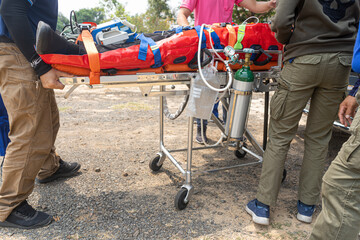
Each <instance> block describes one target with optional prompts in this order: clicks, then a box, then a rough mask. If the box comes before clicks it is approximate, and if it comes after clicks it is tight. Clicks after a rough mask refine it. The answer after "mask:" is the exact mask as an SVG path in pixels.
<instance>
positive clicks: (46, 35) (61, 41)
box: [36, 21, 86, 55]
mask: <svg viewBox="0 0 360 240" xmlns="http://www.w3.org/2000/svg"><path fill="white" fill-rule="evenodd" d="M36 52H37V53H38V54H50V53H58V54H72V55H78V54H85V53H86V52H85V51H83V49H82V48H80V47H79V45H77V44H74V43H70V42H69V41H67V40H66V39H65V38H63V37H61V36H60V35H58V34H56V32H55V31H54V30H53V29H52V28H51V27H50V26H49V25H48V24H46V23H44V22H42V21H40V22H39V23H38V27H37V30H36Z"/></svg>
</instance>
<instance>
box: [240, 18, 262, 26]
mask: <svg viewBox="0 0 360 240" xmlns="http://www.w3.org/2000/svg"><path fill="white" fill-rule="evenodd" d="M252 18H255V19H256V20H257V21H256V23H255V24H258V23H259V22H260V19H259V18H258V17H256V16H251V17H248V18H247V19H245V21H243V22H242V24H241V25H244V24H247V21H248V20H249V19H252Z"/></svg>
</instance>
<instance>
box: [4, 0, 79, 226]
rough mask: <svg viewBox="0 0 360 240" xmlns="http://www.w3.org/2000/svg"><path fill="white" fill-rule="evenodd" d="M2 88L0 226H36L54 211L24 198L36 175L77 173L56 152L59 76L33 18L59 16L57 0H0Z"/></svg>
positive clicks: (41, 177)
mask: <svg viewBox="0 0 360 240" xmlns="http://www.w3.org/2000/svg"><path fill="white" fill-rule="evenodd" d="M0 4H1V6H0V92H1V95H2V97H3V100H4V104H5V107H6V109H7V111H8V115H9V124H10V132H9V138H10V140H11V142H10V143H9V145H8V147H7V150H6V155H5V159H4V164H3V169H2V184H1V187H0V227H15V228H25V229H29V228H36V227H42V226H45V225H47V224H49V223H51V222H52V216H51V215H49V214H47V213H44V212H40V211H36V210H34V209H33V208H32V207H31V206H30V205H29V204H28V203H27V201H26V199H27V198H28V196H29V195H30V194H31V192H32V190H33V188H34V182H35V178H36V177H37V178H38V182H39V183H47V182H50V181H53V180H55V179H58V178H60V177H70V176H73V175H75V174H76V173H77V172H78V170H79V169H80V165H79V164H78V163H67V162H64V161H63V160H61V158H60V157H59V156H58V155H57V154H56V152H55V147H54V143H55V139H56V135H57V133H58V130H59V126H60V124H59V111H58V108H57V105H56V101H55V95H54V91H53V90H52V89H56V88H57V89H62V88H64V86H63V85H62V84H61V83H60V82H59V81H58V79H59V77H60V76H68V74H65V73H62V72H59V71H57V70H55V69H52V68H51V66H50V65H48V64H46V63H45V62H43V61H42V59H41V58H40V57H39V55H38V54H37V53H36V51H35V48H34V45H35V32H36V27H37V22H38V21H40V20H43V21H47V22H48V23H49V24H50V25H51V26H52V27H53V28H55V26H56V22H57V0H29V1H24V0H0Z"/></svg>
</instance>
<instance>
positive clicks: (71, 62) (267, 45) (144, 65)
mask: <svg viewBox="0 0 360 240" xmlns="http://www.w3.org/2000/svg"><path fill="white" fill-rule="evenodd" d="M238 28H239V26H232V25H226V26H225V25H224V26H219V25H213V26H208V27H207V28H206V29H205V30H204V32H203V38H202V39H203V42H202V44H201V49H200V51H201V52H202V53H208V54H207V57H203V58H202V63H201V65H203V64H205V63H206V64H207V63H208V62H210V61H209V60H211V59H212V55H211V54H210V53H209V51H207V49H211V48H212V47H214V48H215V49H223V48H224V47H225V46H228V45H230V46H234V45H235V43H236V42H237V38H238V33H237V32H238ZM86 31H87V30H85V31H83V33H82V35H83V34H84V32H85V33H86ZM87 33H88V32H87ZM199 34H200V27H199V26H197V27H194V28H184V29H174V30H168V31H161V32H155V33H150V34H141V35H139V36H138V37H137V38H136V39H135V41H134V42H132V43H122V44H109V45H106V46H105V45H97V44H95V45H94V42H93V39H92V38H91V37H90V41H91V43H90V44H89V42H86V38H84V37H83V41H79V42H78V44H74V43H71V42H68V41H67V40H66V39H64V38H62V37H61V36H59V35H57V34H56V33H55V32H54V31H53V30H52V29H51V28H50V26H49V25H47V24H46V23H44V22H39V25H38V29H37V33H36V50H37V52H38V53H39V55H40V56H41V58H42V59H43V60H44V62H46V63H48V64H52V66H53V67H54V68H57V69H59V70H61V71H65V72H68V73H71V74H74V75H90V76H91V74H90V73H94V72H95V75H97V76H100V75H109V74H121V73H119V72H125V73H127V72H130V71H134V72H135V73H136V72H138V71H141V70H142V71H146V72H155V73H163V72H164V71H166V72H184V71H196V70H197V69H198V64H197V53H198V50H199V48H198V45H199V44H198V43H199ZM244 34H245V36H242V37H239V38H238V39H239V41H240V42H241V46H243V47H244V48H245V47H257V46H261V47H262V48H263V49H264V50H282V45H281V44H279V43H278V42H277V41H276V39H275V37H274V34H273V33H272V32H271V29H270V26H269V24H265V23H258V24H247V25H246V31H245V33H244ZM88 35H90V36H91V34H88ZM89 45H91V46H92V47H90V48H92V51H89V49H88V47H87V46H89ZM94 51H95V52H94ZM202 55H203V54H202ZM261 58H263V59H264V56H262V57H261ZM263 59H259V61H263ZM265 59H266V57H265ZM276 64H277V57H276V56H274V57H273V59H272V62H270V63H269V64H268V66H264V67H263V69H269V68H270V67H271V66H274V65H276ZM222 66H223V65H221V64H219V65H218V69H219V70H223V69H224V68H223V67H222Z"/></svg>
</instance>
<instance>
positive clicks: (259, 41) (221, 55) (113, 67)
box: [37, 23, 283, 210]
mask: <svg viewBox="0 0 360 240" xmlns="http://www.w3.org/2000/svg"><path fill="white" fill-rule="evenodd" d="M39 29H41V27H38V31H39ZM37 36H40V37H41V35H39V34H37ZM80 40H81V41H82V43H83V45H84V46H85V49H86V54H82V55H79V54H77V55H72V54H64V53H58V52H57V53H56V54H54V53H52V52H51V51H50V52H47V51H45V50H44V51H41V49H40V46H41V44H39V45H38V44H37V50H40V51H38V52H39V54H40V56H41V57H42V59H43V60H44V61H45V62H46V63H48V64H52V66H53V67H55V68H57V69H59V70H62V71H66V72H68V73H72V74H75V75H84V77H74V78H62V79H61V82H62V83H63V84H65V85H73V86H72V87H71V89H70V90H69V91H68V92H67V93H66V95H65V97H68V96H69V95H70V94H71V93H72V92H73V91H74V90H75V89H76V87H78V86H79V85H89V86H94V85H97V84H102V85H104V86H107V87H129V86H133V87H134V86H135V87H139V88H140V91H141V93H142V95H143V96H144V97H159V99H160V102H159V104H160V107H159V113H160V114H159V115H160V119H159V122H160V124H159V151H158V152H157V154H156V156H155V157H154V158H152V159H151V160H150V162H149V167H150V169H151V170H152V171H154V172H156V171H159V170H160V169H161V168H162V166H163V164H164V162H165V160H166V159H169V160H170V162H171V163H173V164H174V165H175V167H176V168H177V169H178V170H179V171H180V172H181V173H182V174H183V176H184V178H185V182H184V184H183V185H182V187H181V189H180V191H179V192H178V193H177V194H176V197H175V207H176V208H177V209H179V210H182V209H184V208H186V206H187V204H188V203H189V200H190V198H191V195H192V193H193V185H192V176H193V175H195V174H197V173H213V172H217V171H221V170H228V169H232V168H237V167H243V166H249V165H254V164H260V163H262V161H263V153H264V149H265V147H266V140H267V122H268V105H269V92H270V91H272V90H274V89H275V88H276V78H278V75H279V73H280V70H281V66H282V54H283V52H282V49H283V46H282V45H281V44H279V43H278V42H277V41H276V39H275V36H274V33H272V32H271V30H270V26H269V24H262V23H258V24H246V25H238V26H233V25H231V24H219V25H212V26H205V25H202V26H201V27H200V26H197V27H195V28H185V29H184V28H180V29H179V28H177V29H175V30H170V31H165V32H160V33H155V34H152V35H151V34H149V35H144V34H141V35H139V36H138V37H136V38H135V40H134V42H133V43H130V44H128V43H126V44H125V45H121V44H120V45H111V46H110V45H109V46H108V47H106V49H104V48H103V46H98V45H96V46H95V45H94V43H93V37H92V36H91V33H90V32H89V31H87V30H83V31H82V33H81V37H80ZM40 52H41V53H40ZM215 56H216V58H215ZM252 63H253V64H252ZM239 68H240V70H239V71H237V72H236V74H233V70H237V69H239ZM203 69H207V70H209V71H210V72H211V71H212V73H213V75H212V77H211V79H215V80H216V81H217V83H216V84H218V85H220V88H217V87H214V86H213V85H212V84H210V83H209V82H208V81H207V80H206V79H205V77H204V74H203ZM210 69H212V70H210ZM215 69H216V70H215ZM232 69H233V70H232ZM250 69H251V70H253V71H254V73H253V72H251V70H250ZM214 74H215V75H214ZM199 78H201V79H202V81H203V83H204V84H205V85H204V86H205V88H208V89H211V90H212V91H215V92H223V93H222V94H221V95H220V96H219V99H220V101H221V102H222V104H223V106H224V107H225V108H226V109H227V112H228V116H227V123H226V126H225V127H224V126H223V125H222V123H221V121H220V120H219V119H218V118H217V117H216V116H215V115H213V114H212V115H211V119H213V120H214V123H215V124H216V126H217V127H218V128H219V129H220V130H221V132H222V136H221V138H220V140H219V142H218V143H217V144H215V145H212V146H208V145H207V144H206V143H205V147H194V146H193V122H194V116H196V117H199V116H198V115H196V114H194V115H189V116H188V133H187V135H188V139H187V148H185V149H169V148H167V146H166V144H165V136H164V118H165V117H168V118H170V119H171V120H175V119H176V118H177V117H178V116H180V114H181V113H182V112H183V110H184V109H185V107H186V105H187V104H188V105H190V102H191V103H194V102H195V101H196V99H195V98H197V99H200V98H202V97H204V99H205V97H206V96H207V94H208V93H209V92H207V91H204V92H206V94H204V95H200V94H199V91H200V90H199V89H200V88H201V87H200V86H197V83H196V80H197V79H199ZM233 79H235V80H237V81H235V80H234V82H233ZM199 81H201V80H199ZM177 85H184V86H187V87H188V90H175V89H173V86H177ZM155 86H158V88H156V89H159V90H155V88H154V87H155ZM167 86H171V88H166V87H167ZM203 89H204V88H203ZM252 92H264V93H265V109H264V129H263V131H264V132H263V146H261V145H260V144H259V143H258V142H257V141H256V140H255V138H254V137H253V135H252V134H251V133H250V131H249V130H248V129H247V128H246V120H247V115H248V109H249V103H250V100H251V95H252ZM171 95H183V96H185V98H184V102H183V103H182V104H181V105H180V107H179V109H178V110H177V112H176V113H175V114H170V113H169V111H168V108H167V101H166V97H167V96H171ZM195 95H196V96H195ZM199 96H200V97H199ZM216 96H217V95H216ZM216 96H215V98H216ZM215 98H214V100H215ZM189 99H190V100H189ZM208 103H210V104H208V105H209V106H210V107H211V108H212V103H213V102H211V101H209V102H208ZM201 108H203V105H201V104H199V106H198V109H201ZM239 109H241V111H238V110H239ZM199 111H201V110H199ZM209 113H210V111H209ZM208 116H210V115H208ZM201 118H203V117H201ZM204 118H205V117H204ZM223 136H224V137H225V138H223ZM224 139H225V140H224ZM246 141H248V142H249V143H250V144H251V146H252V147H253V150H250V149H249V147H248V145H247V144H246ZM213 147H228V148H229V149H230V150H233V151H234V153H235V155H236V156H237V157H238V158H243V157H245V155H246V154H250V155H252V156H253V157H255V159H256V161H253V162H249V163H243V164H238V165H235V166H224V167H221V168H216V169H208V170H202V171H194V170H193V169H192V151H193V150H202V149H208V148H213ZM175 152H186V164H185V166H184V165H183V164H181V163H180V162H179V161H178V160H177V159H176V158H175V157H174V156H173V153H175Z"/></svg>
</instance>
